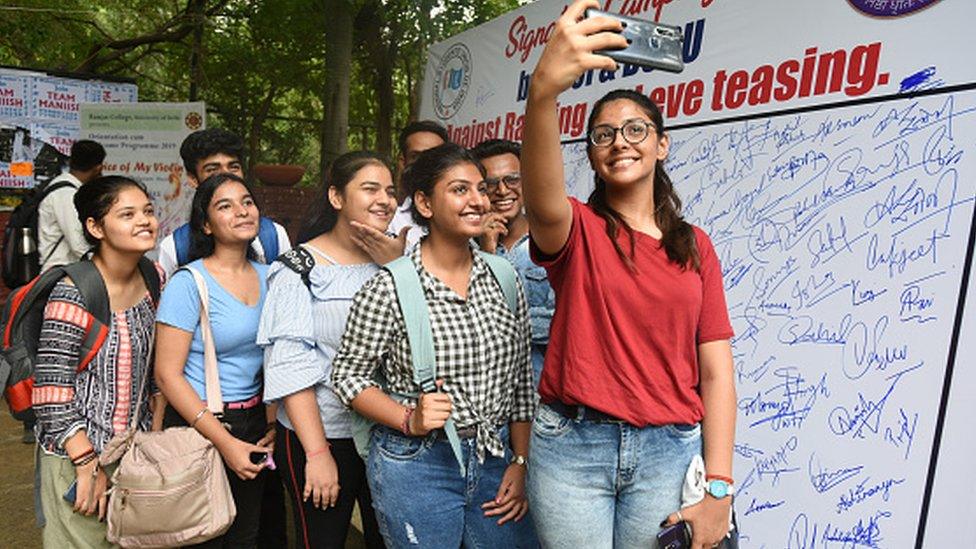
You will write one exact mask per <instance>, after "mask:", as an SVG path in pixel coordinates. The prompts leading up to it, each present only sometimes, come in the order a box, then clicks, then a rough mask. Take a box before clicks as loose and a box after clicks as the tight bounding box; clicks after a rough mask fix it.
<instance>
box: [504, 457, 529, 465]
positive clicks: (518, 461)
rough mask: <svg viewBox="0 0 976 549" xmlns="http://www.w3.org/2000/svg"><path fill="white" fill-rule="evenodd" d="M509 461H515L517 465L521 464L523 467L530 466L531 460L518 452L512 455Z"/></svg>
mask: <svg viewBox="0 0 976 549" xmlns="http://www.w3.org/2000/svg"><path fill="white" fill-rule="evenodd" d="M509 463H514V464H515V465H521V466H522V467H528V465H529V460H527V459H525V456H522V455H518V454H516V455H514V456H512V461H510V462H509Z"/></svg>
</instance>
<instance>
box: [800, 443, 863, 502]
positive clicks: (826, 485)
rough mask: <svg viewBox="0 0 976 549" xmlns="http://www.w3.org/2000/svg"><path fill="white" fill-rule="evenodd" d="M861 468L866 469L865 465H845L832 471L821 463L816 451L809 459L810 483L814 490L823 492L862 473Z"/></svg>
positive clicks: (808, 472)
mask: <svg viewBox="0 0 976 549" xmlns="http://www.w3.org/2000/svg"><path fill="white" fill-rule="evenodd" d="M861 469H864V466H863V465H855V466H853V467H843V468H840V469H837V470H836V471H830V470H828V469H825V468H824V467H823V466H822V465H821V464H820V460H819V459H817V454H816V452H814V453H811V454H810V459H809V461H807V474H808V475H809V476H810V484H811V485H813V489H814V490H816V491H817V492H819V493H821V494H822V493H824V492H826V491H827V490H830V489H831V488H833V487H834V486H837V485H839V484H842V483H844V482H845V481H847V480H848V479H851V478H853V477H856V476H857V475H859V474H860V473H861Z"/></svg>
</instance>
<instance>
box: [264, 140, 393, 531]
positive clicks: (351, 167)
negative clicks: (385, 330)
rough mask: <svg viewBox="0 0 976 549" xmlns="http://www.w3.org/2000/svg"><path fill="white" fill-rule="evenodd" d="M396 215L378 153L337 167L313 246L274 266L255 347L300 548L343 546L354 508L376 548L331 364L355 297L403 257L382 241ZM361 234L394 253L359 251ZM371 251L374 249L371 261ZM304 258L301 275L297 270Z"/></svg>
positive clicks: (360, 468)
mask: <svg viewBox="0 0 976 549" xmlns="http://www.w3.org/2000/svg"><path fill="white" fill-rule="evenodd" d="M395 210H396V191H395V189H394V186H393V175H392V173H391V172H390V168H389V167H388V165H387V163H386V161H385V160H384V159H383V158H381V157H380V156H378V155H376V154H375V153H370V152H351V153H346V154H344V155H342V156H340V157H339V158H337V159H335V160H334V161H333V163H332V166H331V167H330V168H329V173H328V174H327V177H326V180H325V182H324V183H323V185H322V192H321V193H320V196H319V198H318V200H316V201H315V202H314V203H313V204H312V205H311V207H310V210H309V211H310V213H311V214H312V215H310V216H309V217H308V219H307V220H306V222H305V224H304V225H305V226H304V228H303V230H302V233H303V234H304V235H307V237H308V238H309V240H308V241H307V242H305V243H304V244H300V245H299V249H296V250H292V251H290V252H287V253H286V254H285V256H284V258H282V260H280V261H276V262H274V263H272V265H271V268H270V270H269V273H268V297H267V299H266V300H265V303H264V310H263V311H262V313H261V325H260V327H259V329H258V339H257V341H258V345H261V346H262V347H264V383H265V385H264V398H265V400H266V401H268V402H274V401H283V402H284V406H279V408H278V413H277V414H278V423H279V426H278V429H277V437H278V438H277V443H276V444H275V461H276V462H277V463H279V464H281V467H282V476H283V478H284V480H285V486H286V487H287V489H288V491H289V493H290V495H291V497H292V508H293V511H294V522H295V529H296V533H297V538H298V539H299V540H300V542H299V546H303V547H343V546H345V542H346V534H347V533H348V531H349V520H350V518H351V517H352V511H353V507H354V505H355V503H356V502H357V501H358V502H359V510H360V514H361V516H362V525H363V536H364V537H365V540H366V546H367V547H370V548H382V547H383V541H382V539H381V537H380V534H379V528H378V527H377V525H376V516H375V514H374V513H373V505H372V500H371V499H370V495H369V487H368V486H367V484H366V467H365V465H364V463H363V460H362V458H360V457H359V454H358V453H357V452H356V448H355V446H354V443H353V440H352V418H351V417H350V416H351V413H350V412H349V410H348V409H347V408H346V407H345V406H343V405H342V403H340V402H339V400H338V398H336V395H335V393H333V391H332V383H331V380H330V377H331V375H332V357H334V356H335V354H336V352H337V351H338V349H339V340H340V338H341V337H342V332H343V330H344V329H345V327H346V319H347V318H348V316H349V308H350V307H351V306H352V300H353V296H354V295H355V294H356V292H357V291H358V290H359V289H360V288H361V287H362V286H363V284H365V283H366V281H367V280H369V279H370V278H372V277H373V276H374V275H375V274H376V273H377V272H379V270H380V267H379V264H381V263H386V262H387V261H389V260H391V259H394V258H395V257H400V256H401V255H403V242H402V240H400V241H399V247H397V246H396V245H394V244H396V242H397V241H396V240H395V239H393V238H390V237H388V236H386V235H385V234H383V233H385V231H386V230H387V227H388V226H389V224H390V220H391V219H392V217H393V212H394V211H395ZM357 226H359V227H362V226H366V227H369V228H371V229H372V230H374V231H376V232H378V233H379V234H380V235H381V236H379V238H383V239H386V240H388V241H389V242H388V244H390V245H394V246H393V248H392V251H389V252H388V250H390V248H389V247H388V246H381V245H376V246H363V245H362V244H363V243H362V241H361V240H360V239H359V238H360V237H359V231H358V228H357ZM367 250H370V251H372V254H371V253H370V252H368V251H367ZM302 257H304V258H305V259H306V260H308V259H310V260H311V262H312V263H313V266H312V267H310V268H308V267H306V272H305V274H304V277H303V275H302V274H300V273H299V272H298V271H296V270H294V269H293V268H289V266H288V265H290V264H291V263H286V261H291V260H292V259H293V258H294V259H298V260H299V261H300V263H298V265H304V261H303V260H301V259H300V258H302Z"/></svg>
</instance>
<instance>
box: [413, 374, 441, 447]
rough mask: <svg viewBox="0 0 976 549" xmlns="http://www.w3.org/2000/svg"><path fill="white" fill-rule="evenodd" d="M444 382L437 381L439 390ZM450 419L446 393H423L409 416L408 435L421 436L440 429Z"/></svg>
mask: <svg viewBox="0 0 976 549" xmlns="http://www.w3.org/2000/svg"><path fill="white" fill-rule="evenodd" d="M443 384H444V381H443V380H441V379H438V380H437V389H438V391H439V390H440V388H441V386H442V385H443ZM450 417H451V397H450V395H448V394H447V393H441V392H437V393H424V394H422V395H420V398H419V399H417V408H416V409H414V411H413V413H412V414H411V415H410V424H409V427H410V434H412V435H417V436H422V435H426V434H427V433H429V432H431V431H433V430H434V429H440V428H442V427H444V424H445V423H447V419H448V418H450Z"/></svg>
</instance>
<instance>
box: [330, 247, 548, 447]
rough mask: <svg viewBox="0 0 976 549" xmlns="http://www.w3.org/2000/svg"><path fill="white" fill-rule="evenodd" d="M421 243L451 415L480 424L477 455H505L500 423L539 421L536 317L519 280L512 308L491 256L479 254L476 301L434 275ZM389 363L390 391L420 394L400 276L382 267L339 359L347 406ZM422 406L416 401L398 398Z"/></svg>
mask: <svg viewBox="0 0 976 549" xmlns="http://www.w3.org/2000/svg"><path fill="white" fill-rule="evenodd" d="M420 250H421V246H417V247H416V248H414V250H413V252H412V253H411V254H410V258H411V260H413V263H414V265H415V266H416V268H417V272H418V273H419V274H420V282H421V285H422V287H423V289H424V294H425V295H426V298H427V305H428V309H429V313H430V324H431V333H432V334H433V339H434V354H435V356H436V360H437V377H438V378H439V379H443V380H444V385H443V388H442V389H443V391H444V392H446V393H447V394H448V395H450V396H451V401H452V403H453V411H452V413H451V417H452V418H453V419H454V422H455V424H456V425H457V427H458V428H466V427H477V429H478V440H477V452H478V458H479V460H483V459H484V456H485V452H486V451H487V452H488V453H490V454H491V455H494V456H498V457H502V456H504V451H505V443H504V442H503V441H502V440H501V438H500V437H499V435H498V427H500V426H502V425H505V424H507V423H509V422H513V421H531V420H532V415H533V412H534V409H535V392H534V390H533V386H532V366H531V362H530V355H529V320H528V313H527V306H526V304H525V295H524V292H523V290H522V285H521V282H520V281H519V283H518V311H519V312H518V315H516V314H513V313H512V311H511V310H510V309H509V307H508V305H507V303H506V301H505V296H504V294H503V293H502V289H501V286H500V285H499V284H498V282H497V281H496V280H495V277H494V276H493V275H492V273H491V270H490V268H489V267H488V265H487V264H486V263H485V262H484V260H483V259H481V258H480V257H478V255H477V254H474V264H473V265H472V268H471V279H470V282H469V283H468V298H467V299H463V298H462V297H461V296H459V295H458V294H457V293H456V292H455V291H454V290H452V289H450V288H449V287H448V286H447V285H446V284H444V283H443V282H441V281H440V280H438V279H437V278H436V277H434V276H433V275H431V274H430V273H428V272H427V271H426V270H425V269H424V268H423V265H422V264H421V261H420V254H421V251H420ZM380 367H382V368H383V373H384V375H385V377H386V379H387V384H388V386H387V388H386V391H387V392H388V393H391V394H416V393H418V392H419V391H420V388H419V387H418V386H417V385H416V384H415V383H414V381H413V365H412V361H411V355H410V345H409V342H408V341H407V332H406V325H405V323H404V320H403V314H402V313H401V312H400V307H399V304H398V303H397V297H396V291H395V288H394V285H393V277H392V275H391V274H390V273H389V272H388V271H385V270H384V271H381V272H380V273H379V274H377V275H376V276H374V277H373V278H372V279H370V280H369V282H367V283H366V284H365V285H364V286H363V288H362V289H361V290H360V291H359V292H358V293H357V294H356V297H355V298H354V300H353V305H352V309H351V311H350V313H349V320H348V322H347V324H346V331H345V333H344V334H343V337H342V342H341V344H340V347H339V352H338V354H337V355H336V357H335V359H334V360H333V364H332V386H333V388H334V390H335V392H336V394H338V396H339V398H340V400H342V402H343V403H345V404H346V405H347V406H348V405H349V403H350V402H352V400H353V399H354V398H356V396H358V395H359V393H361V392H362V391H363V390H364V389H366V388H368V387H375V386H377V385H376V383H375V381H374V380H373V379H374V378H373V373H374V371H375V370H376V369H377V368H380ZM398 400H400V401H401V402H403V403H404V404H410V405H414V404H416V400H415V399H406V398H398Z"/></svg>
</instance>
